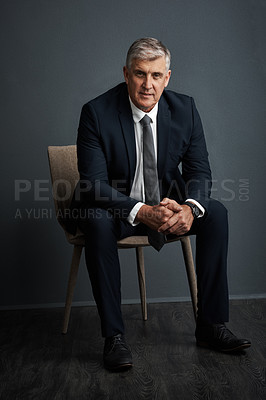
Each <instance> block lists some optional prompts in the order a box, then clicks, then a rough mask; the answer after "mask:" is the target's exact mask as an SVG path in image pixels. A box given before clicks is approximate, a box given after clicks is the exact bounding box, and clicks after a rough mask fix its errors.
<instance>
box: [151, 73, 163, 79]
mask: <svg viewBox="0 0 266 400" xmlns="http://www.w3.org/2000/svg"><path fill="white" fill-rule="evenodd" d="M153 78H154V79H160V78H162V74H161V73H160V72H155V73H154V74H153Z"/></svg>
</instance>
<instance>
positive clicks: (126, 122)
mask: <svg viewBox="0 0 266 400" xmlns="http://www.w3.org/2000/svg"><path fill="white" fill-rule="evenodd" d="M119 120H120V124H121V128H122V132H123V136H124V140H125V144H126V149H127V156H128V161H129V171H130V187H131V185H132V182H133V179H134V174H135V169H136V142H135V131H134V121H133V117H132V111H131V107H130V103H129V99H128V92H127V87H126V84H125V86H124V87H123V89H122V92H121V96H120V103H119Z"/></svg>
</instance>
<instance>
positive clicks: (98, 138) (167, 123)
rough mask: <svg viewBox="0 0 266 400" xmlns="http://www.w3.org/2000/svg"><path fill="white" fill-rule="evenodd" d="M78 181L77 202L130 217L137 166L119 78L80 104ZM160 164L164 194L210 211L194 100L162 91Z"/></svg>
mask: <svg viewBox="0 0 266 400" xmlns="http://www.w3.org/2000/svg"><path fill="white" fill-rule="evenodd" d="M77 156H78V169H79V173H80V182H79V183H78V185H77V187H76V190H75V194H74V197H73V200H72V208H73V207H85V208H89V207H100V208H104V209H109V210H111V211H112V212H114V213H115V215H117V216H119V217H120V218H122V219H126V218H127V217H128V214H129V213H130V211H131V209H132V208H133V206H134V205H135V204H136V203H137V202H138V200H136V199H133V198H131V197H130V190H131V186H132V183H133V179H134V174H135V166H136V144H135V132H134V121H133V117H132V111H131V107H130V103H129V98H128V92H127V86H126V84H125V83H121V84H119V85H117V86H116V87H114V88H113V89H111V90H109V91H108V92H106V93H104V94H102V95H100V96H99V97H97V98H95V99H94V100H91V101H89V102H88V103H87V104H85V105H84V106H83V108H82V112H81V117H80V123H79V128H78V138H77ZM157 168H158V178H159V184H160V191H161V198H163V197H169V198H172V199H175V200H176V201H177V202H179V203H182V202H183V201H184V200H185V199H187V198H191V199H195V200H197V201H198V202H199V203H200V204H201V205H202V206H203V207H204V208H205V209H206V211H208V199H209V196H210V188H211V171H210V166H209V161H208V153H207V149H206V143H205V138H204V133H203V128H202V124H201V120H200V117H199V114H198V111H197V109H196V107H195V103H194V100H193V99H192V98H191V97H189V96H186V95H182V94H178V93H175V92H173V91H170V90H164V92H163V94H162V96H161V98H160V100H159V104H158V115H157Z"/></svg>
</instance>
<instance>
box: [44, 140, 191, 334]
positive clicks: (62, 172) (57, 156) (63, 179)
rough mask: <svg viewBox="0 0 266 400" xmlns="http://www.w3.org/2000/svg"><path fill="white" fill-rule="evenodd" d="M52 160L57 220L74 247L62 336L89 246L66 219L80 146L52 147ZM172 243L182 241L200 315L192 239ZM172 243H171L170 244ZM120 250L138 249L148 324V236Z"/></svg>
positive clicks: (121, 243)
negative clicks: (66, 223)
mask: <svg viewBox="0 0 266 400" xmlns="http://www.w3.org/2000/svg"><path fill="white" fill-rule="evenodd" d="M48 158H49V164H50V172H51V178H52V184H53V196H54V203H55V210H56V216H57V220H58V222H59V223H60V225H61V226H62V228H63V229H64V231H65V235H66V238H67V240H68V242H69V243H70V244H72V245H73V246H74V249H73V254H72V261H71V267H70V273H69V280H68V288H67V295H66V303H65V313H64V321H63V329H62V333H67V329H68V323H69V317H70V311H71V304H72V300H73V294H74V289H75V285H76V280H77V274H78V268H79V263H80V257H81V253H82V249H83V247H84V245H85V240H84V235H83V233H82V232H80V231H79V230H78V231H77V233H76V235H75V236H74V235H72V234H70V233H69V232H67V230H66V228H65V226H64V222H63V219H62V216H63V215H65V214H64V211H65V210H67V209H68V208H69V205H70V201H71V197H72V194H73V191H74V188H75V186H76V184H77V182H78V180H79V173H78V169H77V155H76V146H75V145H70V146H49V147H48ZM172 241H180V242H181V246H182V251H183V257H184V261H185V266H186V271H187V277H188V282H189V288H190V294H191V299H192V304H193V312H194V316H195V318H196V314H197V284H196V274H195V268H194V262H193V256H192V250H191V243H190V238H189V237H188V236H181V237H176V238H175V239H174V240H172ZM167 243H168V242H167ZM117 246H118V248H119V249H131V248H135V249H136V258H137V271H138V281H139V290H140V299H141V308H142V316H143V319H144V320H147V301H146V284H145V268H144V255H143V247H145V246H150V244H149V242H148V237H147V236H130V237H127V238H125V239H122V240H119V241H118V242H117Z"/></svg>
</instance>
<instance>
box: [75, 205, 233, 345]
mask: <svg viewBox="0 0 266 400" xmlns="http://www.w3.org/2000/svg"><path fill="white" fill-rule="evenodd" d="M81 211H83V212H82V213H81V215H82V216H81V218H80V220H79V228H80V229H81V230H82V232H83V233H84V234H85V258H86V264H87V269H88V272H89V277H90V281H91V285H92V291H93V295H94V299H95V301H96V304H97V308H98V313H99V316H100V320H101V330H102V335H103V337H108V336H112V335H115V334H117V333H122V334H124V330H125V328H124V323H123V317H122V313H121V273H120V264H119V257H118V249H117V240H120V239H123V238H124V237H127V236H132V235H145V234H146V227H145V225H143V224H139V225H137V226H134V227H133V226H131V225H130V224H129V223H128V222H126V221H125V220H121V219H119V218H116V217H115V216H114V215H113V214H112V213H110V212H109V211H107V210H104V209H101V208H92V209H86V210H85V209H83V210H81ZM84 211H86V212H84ZM188 235H196V274H197V286H198V322H199V323H221V322H226V321H228V318H229V301H228V285H227V249H228V218H227V210H226V208H225V207H224V206H223V205H222V204H221V203H220V202H219V201H217V200H213V199H210V203H209V208H208V213H206V214H205V215H204V216H203V217H202V218H197V219H195V220H194V222H193V225H192V227H191V230H190V231H189V232H188Z"/></svg>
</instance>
